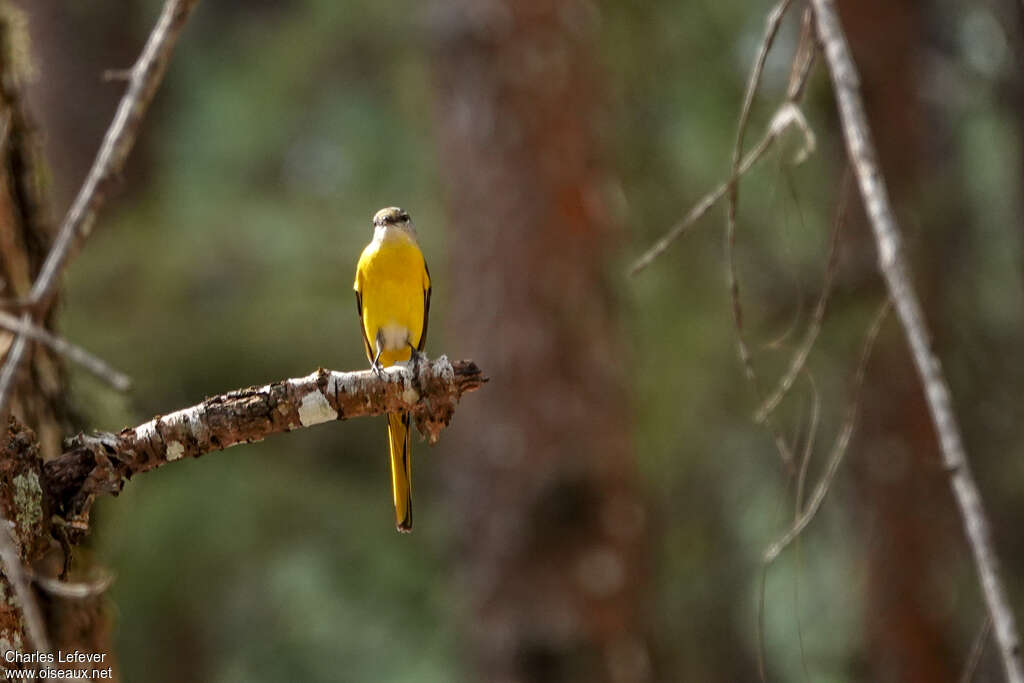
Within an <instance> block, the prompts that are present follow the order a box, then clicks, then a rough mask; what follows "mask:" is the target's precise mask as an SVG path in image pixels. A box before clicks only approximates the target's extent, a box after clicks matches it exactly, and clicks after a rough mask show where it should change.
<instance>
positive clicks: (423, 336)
mask: <svg viewBox="0 0 1024 683" xmlns="http://www.w3.org/2000/svg"><path fill="white" fill-rule="evenodd" d="M423 270H424V271H425V272H426V275H427V288H426V290H424V292H423V331H422V332H420V343H419V344H418V345H417V347H416V350H417V351H419V352H421V353H422V352H423V349H424V348H426V346H427V323H428V322H430V291H431V290H432V289H433V285H432V284H431V281H430V268H427V262H426V261H423Z"/></svg>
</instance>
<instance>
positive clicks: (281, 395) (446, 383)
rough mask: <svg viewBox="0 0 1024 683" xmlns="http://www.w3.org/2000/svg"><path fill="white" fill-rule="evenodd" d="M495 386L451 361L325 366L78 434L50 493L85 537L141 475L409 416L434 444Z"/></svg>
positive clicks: (54, 469)
mask: <svg viewBox="0 0 1024 683" xmlns="http://www.w3.org/2000/svg"><path fill="white" fill-rule="evenodd" d="M486 381H487V378H486V377H484V375H483V373H482V372H481V371H480V369H479V368H478V367H477V366H476V364H475V363H473V362H472V361H465V360H463V361H456V362H455V363H451V362H449V361H448V359H447V357H445V356H441V357H440V358H437V359H435V360H432V361H431V360H424V361H421V362H419V363H417V364H404V363H403V364H400V365H396V366H392V367H389V368H386V369H385V370H384V371H383V372H382V373H381V374H379V375H378V374H377V373H375V372H373V371H371V370H365V371H361V372H337V371H334V370H324V369H323V368H320V369H319V370H317V371H316V372H314V373H312V374H310V375H307V376H305V377H299V378H296V379H285V380H281V381H279V382H274V383H273V384H267V385H264V386H262V387H249V388H248V389H238V390H236V391H231V392H228V393H226V394H221V395H219V396H213V397H211V398H208V399H206V400H205V401H203V402H202V403H200V404H198V405H194V406H192V407H190V408H185V409H183V410H178V411H176V412H173V413H171V414H169V415H163V416H157V417H155V418H153V419H152V420H150V421H149V422H146V423H144V424H141V425H139V426H138V427H130V428H128V429H124V430H122V431H121V432H120V433H118V434H110V433H99V434H94V435H85V434H78V435H77V436H75V437H74V438H73V439H71V440H70V446H71V449H70V450H69V451H67V452H66V453H64V454H63V455H62V456H60V457H58V458H55V459H53V460H50V461H48V462H46V463H45V464H44V465H43V489H44V490H45V491H46V492H47V493H48V494H49V495H50V496H51V498H52V502H53V509H54V510H57V511H59V512H61V513H62V514H63V516H64V519H65V520H66V521H67V522H68V523H69V525H70V527H71V528H72V529H77V530H78V531H85V530H86V528H87V525H88V513H89V508H90V506H91V504H92V500H93V499H94V497H95V496H96V495H99V494H114V495H116V494H117V493H118V492H120V490H121V488H122V487H123V486H124V482H125V481H126V480H128V479H130V478H132V477H133V476H134V475H136V474H140V473H142V472H147V471H149V470H152V469H155V468H157V467H160V466H161V465H164V464H166V463H168V462H172V461H174V460H180V459H183V458H198V457H199V456H201V455H203V454H205V453H209V452H211V451H219V450H224V449H225V448H229V447H231V446H235V445H237V444H240V443H251V442H254V441H262V440H263V439H264V438H266V437H267V436H270V435H271V434H279V433H281V432H290V431H292V430H295V429H300V428H303V427H312V426H313V425H316V424H321V423H323V422H329V421H331V420H346V419H349V418H353V417H365V416H370V415H382V414H384V413H387V412H397V411H405V410H408V411H411V412H412V415H413V417H415V418H416V423H417V425H418V427H419V430H420V432H421V433H422V434H423V435H424V436H425V437H427V439H429V440H430V442H431V443H434V442H436V441H437V439H438V437H439V436H440V433H441V430H442V429H443V428H444V427H446V426H447V425H448V423H449V422H450V421H451V419H452V416H453V414H454V412H455V406H456V404H457V403H458V402H459V399H460V398H461V397H462V395H463V394H465V393H467V392H470V391H474V390H476V389H479V388H480V387H481V386H482V385H483V383H484V382H486Z"/></svg>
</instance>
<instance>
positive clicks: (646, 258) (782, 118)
mask: <svg viewBox="0 0 1024 683" xmlns="http://www.w3.org/2000/svg"><path fill="white" fill-rule="evenodd" d="M791 126H796V127H797V128H799V129H800V130H801V131H802V132H803V134H804V144H803V146H802V147H801V152H800V153H799V154H798V158H799V156H800V155H802V154H805V152H806V150H813V149H814V145H815V140H814V133H813V131H811V129H810V126H808V125H807V121H806V119H805V118H804V116H803V114H802V113H801V112H800V110H799V109H796V108H795V107H790V106H787V105H783V106H782V107H781V108H780V109H779V110H778V111H777V112H776V113H775V116H774V117H773V118H772V122H771V123H770V124H769V125H768V130H766V131H765V133H764V135H763V136H762V137H761V139H760V140H759V141H758V142H757V144H756V145H754V147H753V148H752V149H751V150H750V151H749V152H747V154H746V156H744V157H743V162H742V163H741V164H740V168H739V175H741V176H742V175H745V174H746V173H747V171H749V170H750V169H751V168H753V167H754V165H755V164H757V162H758V161H760V160H761V158H762V157H764V155H765V153H767V152H768V150H769V149H771V147H772V144H773V143H775V141H777V140H778V139H779V137H780V136H781V135H782V134H783V133H784V132H785V131H786V130H788V129H789V128H790V127H791ZM728 190H729V182H728V181H726V182H723V183H721V184H719V185H718V186H717V187H715V189H713V190H712V191H711V192H709V193H707V194H706V195H704V196H703V197H701V199H700V201H698V202H697V203H696V204H694V205H693V208H691V209H690V210H689V211H688V212H687V213H686V215H685V216H683V217H682V219H680V221H679V222H678V223H676V224H675V225H674V226H672V228H671V229H669V231H668V232H667V233H665V235H664V236H663V237H661V239H659V240H658V241H657V242H655V243H654V244H653V245H651V247H650V248H649V249H648V250H647V251H646V252H644V254H643V255H642V256H641V257H640V258H638V259H637V260H636V261H634V262H633V265H632V266H630V268H629V274H630V275H638V274H639V273H640V271H642V270H644V269H645V268H647V267H648V266H649V265H651V264H652V263H653V262H654V260H655V259H656V258H658V257H659V256H661V255H662V254H663V253H664V252H665V250H666V249H668V248H669V247H670V246H672V243H673V242H675V241H676V240H677V239H679V238H680V237H682V236H683V235H685V234H686V233H687V232H689V230H690V228H692V227H693V225H694V224H695V223H696V222H697V221H699V220H700V219H701V218H703V217H704V214H706V213H707V212H708V210H709V209H711V207H712V206H714V205H715V204H717V203H718V202H719V201H720V200H721V199H722V197H724V196H725V193H726V192H727V191H728Z"/></svg>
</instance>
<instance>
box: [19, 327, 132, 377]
mask: <svg viewBox="0 0 1024 683" xmlns="http://www.w3.org/2000/svg"><path fill="white" fill-rule="evenodd" d="M0 328H3V329H5V330H8V331H10V332H15V333H17V334H20V335H24V336H25V337H27V338H29V339H31V340H33V341H37V342H40V343H42V344H45V345H46V346H48V347H50V348H51V349H53V350H54V351H55V352H57V353H58V354H60V355H61V356H64V357H65V358H67V359H68V360H70V361H72V362H74V363H77V364H79V365H81V366H82V367H83V368H85V369H86V370H88V371H89V372H91V373H92V374H94V375H95V376H96V377H98V378H99V379H101V380H103V381H104V382H106V383H107V384H109V385H110V386H112V387H114V388H115V389H117V390H118V391H127V390H128V389H129V388H130V387H131V385H132V379H131V377H129V376H128V375H126V374H124V373H123V372H120V371H119V370H115V369H114V368H112V367H110V365H109V364H108V363H107V362H106V361H104V360H103V359H102V358H99V357H98V356H95V355H93V354H91V353H89V352H88V351H86V350H85V349H83V348H82V347H80V346H78V345H76V344H72V343H71V342H69V341H67V340H66V339H63V338H61V337H58V336H57V335H55V334H53V333H52V332H50V331H49V330H47V329H46V328H44V327H39V326H38V325H33V324H32V323H31V322H29V323H28V324H26V323H25V319H24V318H18V317H17V316H14V315H11V314H10V313H5V312H3V311H0Z"/></svg>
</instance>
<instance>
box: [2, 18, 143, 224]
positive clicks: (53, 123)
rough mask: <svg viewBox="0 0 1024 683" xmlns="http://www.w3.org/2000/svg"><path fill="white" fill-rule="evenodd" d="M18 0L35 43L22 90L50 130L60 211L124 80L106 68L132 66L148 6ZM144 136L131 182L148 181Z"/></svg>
mask: <svg viewBox="0 0 1024 683" xmlns="http://www.w3.org/2000/svg"><path fill="white" fill-rule="evenodd" d="M15 1H16V2H18V3H20V4H21V5H22V11H23V12H24V15H25V16H26V17H27V19H28V30H29V34H30V35H31V42H32V50H31V53H32V61H33V62H34V68H33V71H35V78H32V79H31V80H30V81H29V82H28V83H27V84H26V87H25V91H26V92H25V94H26V97H27V99H28V102H29V104H30V106H31V107H32V110H33V112H34V113H35V115H36V117H37V118H38V120H39V124H40V127H41V128H42V129H43V130H44V131H46V135H45V136H43V137H44V139H43V140H42V145H43V153H44V155H45V157H46V159H47V168H48V170H49V173H50V176H51V178H52V186H51V187H50V188H49V190H50V196H51V200H52V202H53V205H54V206H55V207H59V208H60V210H61V211H63V208H64V207H66V206H68V205H69V204H70V203H71V200H72V199H73V198H74V195H75V193H76V192H77V191H78V188H79V186H80V185H81V184H82V180H83V179H84V178H85V174H86V172H87V171H88V170H89V167H90V166H91V165H92V161H93V158H94V157H95V156H96V150H97V148H98V147H99V142H100V140H101V139H102V138H103V134H104V132H105V131H106V130H107V126H108V125H110V119H111V117H113V115H114V109H115V108H116V107H117V103H118V100H120V98H121V94H122V92H123V86H124V81H122V80H115V81H112V82H105V81H104V80H103V74H104V72H107V71H117V70H124V69H128V68H131V66H132V64H133V63H134V61H135V59H136V58H137V57H138V55H139V51H140V49H141V47H142V44H143V41H144V39H145V34H144V33H141V32H140V31H139V22H137V21H136V20H137V19H138V18H139V15H140V8H141V9H142V10H145V6H144V5H142V4H141V3H138V2H133V1H132V0H105V1H104V2H101V3H91V2H89V3H78V2H70V3H69V2H64V0H15ZM69 103H74V106H69ZM140 142H141V143H142V144H139V145H138V146H137V149H134V150H133V151H132V157H131V162H130V163H131V172H130V173H126V174H125V177H124V182H126V183H129V184H131V185H133V186H139V185H142V184H144V183H145V177H144V172H145V170H146V168H148V166H149V164H147V163H146V158H145V157H146V145H145V137H143V140H142V141H140ZM140 172H141V173H140ZM140 175H141V177H140Z"/></svg>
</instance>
